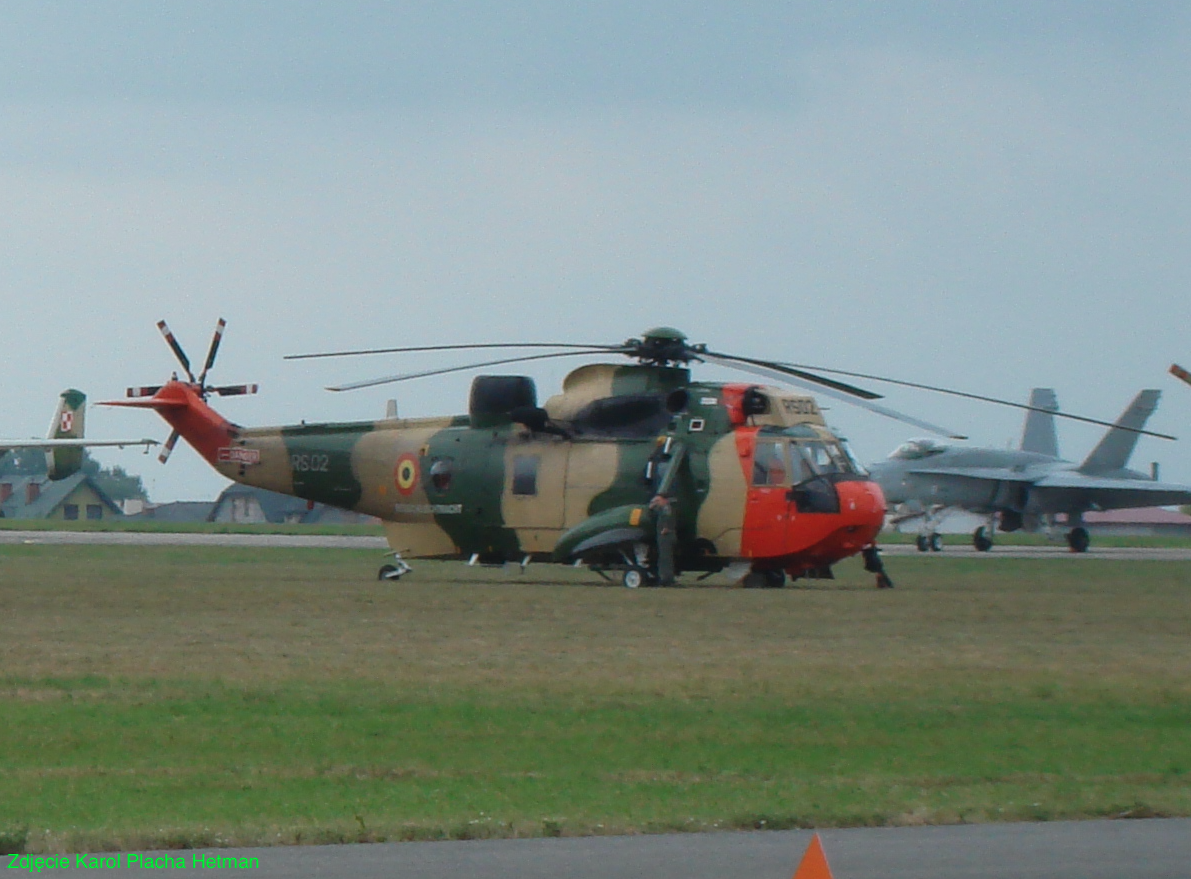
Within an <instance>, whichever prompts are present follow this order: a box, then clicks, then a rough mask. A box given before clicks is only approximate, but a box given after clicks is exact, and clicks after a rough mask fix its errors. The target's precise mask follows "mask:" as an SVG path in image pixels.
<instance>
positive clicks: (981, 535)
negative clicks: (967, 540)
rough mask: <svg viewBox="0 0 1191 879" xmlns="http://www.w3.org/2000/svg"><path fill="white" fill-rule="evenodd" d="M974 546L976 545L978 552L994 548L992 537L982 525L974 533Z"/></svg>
mask: <svg viewBox="0 0 1191 879" xmlns="http://www.w3.org/2000/svg"><path fill="white" fill-rule="evenodd" d="M972 546H974V547H976V551H977V552H988V551H989V550H990V549H992V548H993V542H992V538H991V537H989V536H988V531H986V530H985V528H984V526H983V525H981V526H980V527H979V528H977V529H976V530H975V532H973V534H972Z"/></svg>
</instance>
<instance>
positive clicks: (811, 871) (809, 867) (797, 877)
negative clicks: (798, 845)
mask: <svg viewBox="0 0 1191 879" xmlns="http://www.w3.org/2000/svg"><path fill="white" fill-rule="evenodd" d="M794 879H834V877H833V876H832V875H831V868H830V867H829V866H827V855H825V854H824V853H823V843H822V842H820V841H819V834H817V833H816V834H815V835H814V836H812V837H811V844H810V845H808V846H807V847H806V853H805V854H804V855H803V856H802V863H801V864H799V865H798V869H797V870H795V871H794Z"/></svg>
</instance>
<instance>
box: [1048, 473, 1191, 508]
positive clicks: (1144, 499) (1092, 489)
mask: <svg viewBox="0 0 1191 879" xmlns="http://www.w3.org/2000/svg"><path fill="white" fill-rule="evenodd" d="M1030 497H1031V499H1032V500H1034V501H1035V502H1037V503H1039V504H1040V505H1041V506H1043V507H1044V508H1047V509H1051V508H1056V509H1060V510H1065V509H1069V508H1071V507H1075V506H1086V507H1088V508H1090V509H1098V510H1118V509H1131V508H1134V507H1167V506H1173V505H1175V504H1191V485H1180V484H1178V483H1174V482H1152V481H1150V480H1148V479H1110V478H1104V477H1099V476H1081V475H1080V474H1078V473H1075V472H1073V471H1066V472H1062V473H1051V474H1049V475H1047V476H1044V477H1042V478H1041V479H1039V480H1038V481H1037V482H1035V483H1034V487H1033V488H1032V489H1031V490H1030Z"/></svg>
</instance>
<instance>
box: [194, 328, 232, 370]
mask: <svg viewBox="0 0 1191 879" xmlns="http://www.w3.org/2000/svg"><path fill="white" fill-rule="evenodd" d="M226 327H227V321H225V320H224V319H223V318H220V319H219V322H218V323H217V324H215V335H214V336H212V337H211V347H210V348H209V349H208V350H207V362H206V363H205V364H203V371H202V372H200V373H199V377H198V383H199V384H200V385H202V384H206V382H207V373H208V372H210V371H211V367H212V366H214V365H215V354H216V353H217V352H218V351H219V343H220V342H221V341H222V340H223V331H224V329H225V328H226Z"/></svg>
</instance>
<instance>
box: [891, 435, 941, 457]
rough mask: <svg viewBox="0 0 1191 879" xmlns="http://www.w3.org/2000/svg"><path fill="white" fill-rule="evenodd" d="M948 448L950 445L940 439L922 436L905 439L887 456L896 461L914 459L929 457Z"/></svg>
mask: <svg viewBox="0 0 1191 879" xmlns="http://www.w3.org/2000/svg"><path fill="white" fill-rule="evenodd" d="M950 448H951V446H949V445H948V444H947V443H945V442H942V441H941V440H937V439H931V438H930V437H923V438H919V439H912V440H906V442H904V443H902V444H901V445H900V446H898V447H897V448H896V449H894V450H893V451H892V452H891V453H890V455H889V457H890V458H892V459H894V460H898V461H914V460H917V459H919V458H929V457H930V456H931V455H940V454H942V453H943V452H945V451H947V450H948V449H950Z"/></svg>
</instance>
